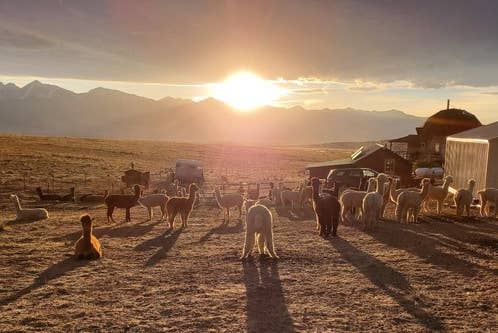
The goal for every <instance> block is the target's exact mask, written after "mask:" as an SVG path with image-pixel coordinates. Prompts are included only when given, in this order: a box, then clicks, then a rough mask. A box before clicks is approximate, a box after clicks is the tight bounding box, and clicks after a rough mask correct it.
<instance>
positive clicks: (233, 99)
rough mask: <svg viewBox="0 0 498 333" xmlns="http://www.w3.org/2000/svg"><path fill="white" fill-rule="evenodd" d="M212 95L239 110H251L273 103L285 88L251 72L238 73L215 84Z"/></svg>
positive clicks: (283, 93) (283, 92) (282, 93)
mask: <svg viewBox="0 0 498 333" xmlns="http://www.w3.org/2000/svg"><path fill="white" fill-rule="evenodd" d="M211 94H212V96H213V97H214V98H216V99H218V100H221V101H222V102H225V103H226V104H228V105H230V106H231V107H233V108H234V109H237V110H239V111H250V110H254V109H256V108H258V107H261V106H264V105H269V104H272V102H274V101H276V100H278V99H279V98H280V97H282V96H283V95H285V89H282V88H280V87H278V86H277V85H275V84H274V83H273V82H271V81H268V80H263V79H262V78H260V77H259V76H257V75H255V74H252V73H249V72H239V73H236V74H234V75H232V76H230V77H229V78H227V79H226V80H225V81H223V82H220V83H216V84H214V86H213V88H212V92H211Z"/></svg>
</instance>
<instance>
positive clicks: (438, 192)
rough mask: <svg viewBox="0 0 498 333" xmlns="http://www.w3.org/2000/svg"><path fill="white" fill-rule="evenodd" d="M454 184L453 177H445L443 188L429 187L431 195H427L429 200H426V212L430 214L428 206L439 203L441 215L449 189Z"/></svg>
mask: <svg viewBox="0 0 498 333" xmlns="http://www.w3.org/2000/svg"><path fill="white" fill-rule="evenodd" d="M452 182H453V177H451V176H446V177H444V183H443V186H433V185H430V186H429V193H428V194H427V198H426V199H425V200H424V211H426V212H428V211H429V208H428V204H429V203H430V202H431V201H436V202H437V213H438V214H441V210H442V209H443V202H444V199H446V197H447V196H448V188H449V187H450V184H451V183H452Z"/></svg>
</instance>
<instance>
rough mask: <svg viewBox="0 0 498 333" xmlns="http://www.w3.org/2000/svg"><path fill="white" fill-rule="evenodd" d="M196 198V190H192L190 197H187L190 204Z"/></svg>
mask: <svg viewBox="0 0 498 333" xmlns="http://www.w3.org/2000/svg"><path fill="white" fill-rule="evenodd" d="M194 200H195V191H192V190H190V191H189V193H188V199H187V201H188V203H189V205H191V204H193V203H194Z"/></svg>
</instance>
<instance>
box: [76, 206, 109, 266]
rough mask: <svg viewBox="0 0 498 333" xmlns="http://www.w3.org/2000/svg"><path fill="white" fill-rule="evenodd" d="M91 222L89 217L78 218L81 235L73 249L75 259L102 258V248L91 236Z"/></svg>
mask: <svg viewBox="0 0 498 333" xmlns="http://www.w3.org/2000/svg"><path fill="white" fill-rule="evenodd" d="M93 220H94V218H93V219H92V218H91V217H90V215H88V214H87V215H83V216H81V218H80V221H81V226H82V228H83V235H82V236H81V237H80V239H78V241H77V242H76V245H75V248H74V256H75V257H76V258H77V259H98V258H100V257H102V247H101V246H100V242H99V240H98V239H97V238H96V237H95V236H94V235H93V234H92V229H93Z"/></svg>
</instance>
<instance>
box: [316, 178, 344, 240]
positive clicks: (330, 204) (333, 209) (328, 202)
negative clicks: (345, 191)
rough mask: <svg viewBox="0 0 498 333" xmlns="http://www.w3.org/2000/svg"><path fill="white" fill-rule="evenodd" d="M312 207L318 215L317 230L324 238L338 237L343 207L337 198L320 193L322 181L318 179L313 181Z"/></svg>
mask: <svg viewBox="0 0 498 333" xmlns="http://www.w3.org/2000/svg"><path fill="white" fill-rule="evenodd" d="M311 190H312V193H311V194H312V195H311V199H312V206H313V210H314V211H315V215H316V228H317V230H318V233H319V235H320V236H322V237H329V236H330V232H331V231H332V236H334V237H335V236H337V226H338V224H339V213H340V210H341V205H340V204H339V201H338V200H337V198H336V197H335V196H332V195H330V194H328V193H320V180H319V179H318V178H316V177H313V178H312V179H311Z"/></svg>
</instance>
